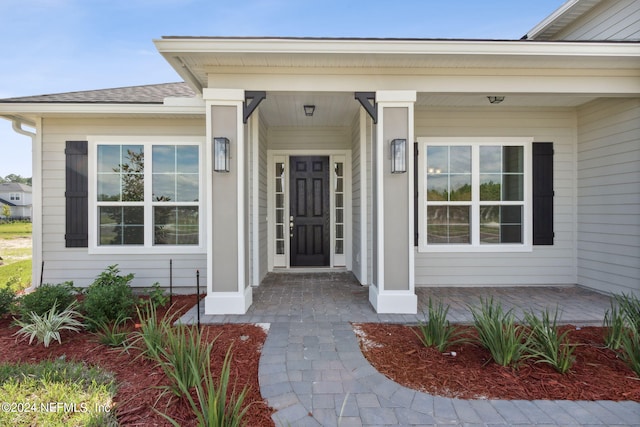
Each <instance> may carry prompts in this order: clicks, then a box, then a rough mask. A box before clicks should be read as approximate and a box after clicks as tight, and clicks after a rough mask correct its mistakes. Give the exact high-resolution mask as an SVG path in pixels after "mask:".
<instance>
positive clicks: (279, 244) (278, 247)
mask: <svg viewBox="0 0 640 427" xmlns="http://www.w3.org/2000/svg"><path fill="white" fill-rule="evenodd" d="M276 254H278V255H283V254H284V240H278V241H276Z"/></svg>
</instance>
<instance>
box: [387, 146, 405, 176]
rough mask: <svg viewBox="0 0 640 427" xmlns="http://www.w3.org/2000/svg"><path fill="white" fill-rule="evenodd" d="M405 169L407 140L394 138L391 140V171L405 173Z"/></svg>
mask: <svg viewBox="0 0 640 427" xmlns="http://www.w3.org/2000/svg"><path fill="white" fill-rule="evenodd" d="M406 171H407V140H406V139H394V140H393V141H391V173H405V172H406Z"/></svg>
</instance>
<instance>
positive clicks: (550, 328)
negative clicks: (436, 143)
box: [524, 308, 576, 374]
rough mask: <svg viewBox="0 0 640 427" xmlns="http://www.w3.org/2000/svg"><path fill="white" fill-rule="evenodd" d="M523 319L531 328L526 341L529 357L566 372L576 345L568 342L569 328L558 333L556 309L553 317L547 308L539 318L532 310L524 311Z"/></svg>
mask: <svg viewBox="0 0 640 427" xmlns="http://www.w3.org/2000/svg"><path fill="white" fill-rule="evenodd" d="M524 319H525V322H526V323H527V324H528V326H529V328H530V330H531V333H530V335H529V339H528V341H527V342H528V350H529V353H530V354H531V357H533V358H535V359H538V360H537V362H536V363H548V364H549V365H551V366H553V368H554V369H555V370H556V371H558V372H560V373H561V374H564V373H566V372H568V371H569V369H571V366H572V365H573V362H574V361H575V358H574V357H573V352H574V350H575V349H576V346H575V345H572V344H569V342H568V339H567V335H568V334H569V330H566V331H564V332H563V333H561V334H560V333H558V326H557V324H558V309H557V308H556V311H555V314H554V316H553V319H552V318H551V315H550V314H549V310H545V311H544V312H542V317H541V318H539V317H537V316H536V315H535V314H534V313H533V312H529V313H525V318H524Z"/></svg>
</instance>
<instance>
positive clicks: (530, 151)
mask: <svg viewBox="0 0 640 427" xmlns="http://www.w3.org/2000/svg"><path fill="white" fill-rule="evenodd" d="M573 40H576V41H573ZM639 40H640V2H637V1H633V0H571V1H568V2H567V3H566V4H565V5H563V6H562V7H561V8H560V9H559V10H558V11H557V12H555V13H554V14H553V15H552V16H551V17H550V18H548V19H547V20H545V21H543V22H542V23H541V24H540V25H538V26H537V27H536V28H534V29H533V30H532V31H531V32H529V34H527V36H525V37H524V38H523V39H522V40H512V41H491V40H415V39H411V40H403V39H331V38H224V37H165V38H162V39H160V40H156V41H155V44H156V47H157V49H158V51H159V52H160V53H161V54H162V55H163V56H164V57H165V59H166V60H167V61H168V62H169V63H170V64H171V65H172V66H173V67H174V68H175V70H176V72H177V73H178V74H179V75H180V76H181V77H182V78H183V79H184V80H185V83H169V84H161V85H150V86H138V87H130V88H117V89H106V90H95V91H86V92H72V93H62V94H52V95H42V96H28V97H22V98H11V99H3V100H0V116H5V117H7V118H9V119H10V120H13V122H14V127H15V128H18V129H21V126H22V125H23V124H29V125H31V126H34V127H35V128H36V134H35V135H34V136H33V153H34V154H33V156H34V159H33V161H34V166H33V174H34V176H33V183H34V187H35V192H36V194H37V197H36V199H35V201H34V228H33V233H34V236H38V237H37V238H35V239H34V263H33V264H34V266H40V262H41V261H44V262H45V268H44V277H45V281H46V282H58V281H63V280H73V281H74V282H75V283H76V284H78V285H87V284H89V283H90V282H91V281H92V280H93V278H94V277H95V276H96V275H97V274H98V273H99V272H100V271H102V270H103V269H104V268H105V267H106V266H107V265H109V264H114V263H118V264H120V268H121V269H122V270H123V271H127V272H129V271H131V272H135V273H136V279H135V281H134V285H135V286H150V285H151V284H152V283H154V282H156V281H158V282H161V283H167V282H168V277H169V263H170V260H171V261H172V264H173V283H174V287H177V288H180V287H182V288H183V289H187V288H192V287H193V285H194V282H195V278H194V276H195V270H196V269H199V270H200V272H201V274H202V276H203V278H206V281H207V297H206V299H205V311H206V312H207V313H244V312H245V311H246V309H247V308H248V307H249V306H250V305H251V302H252V286H258V285H259V284H260V282H261V281H262V279H263V278H264V276H265V275H266V274H267V272H269V271H295V270H297V271H300V270H301V269H303V270H302V271H307V269H317V268H320V269H322V271H325V270H332V269H340V270H344V269H346V270H349V271H352V272H353V274H354V275H355V276H356V277H357V278H358V280H359V281H360V282H361V283H362V284H364V285H369V299H370V301H371V303H372V305H373V307H374V308H375V309H376V310H377V311H378V312H385V313H393V312H395V313H415V312H416V309H417V299H416V295H415V287H416V286H486V285H491V286H503V285H504V286H507V285H522V286H534V285H558V284H579V285H583V286H587V287H590V288H592V289H596V290H599V291H602V292H616V293H620V292H626V293H635V294H637V295H640V214H639V212H640V43H638V41H639ZM258 105H259V107H258ZM414 142H415V145H414ZM311 271H315V270H311ZM34 277H37V276H34ZM34 283H37V280H34Z"/></svg>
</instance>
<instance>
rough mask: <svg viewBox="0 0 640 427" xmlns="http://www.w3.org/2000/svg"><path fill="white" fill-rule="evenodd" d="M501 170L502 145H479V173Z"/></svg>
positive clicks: (498, 171)
mask: <svg viewBox="0 0 640 427" xmlns="http://www.w3.org/2000/svg"><path fill="white" fill-rule="evenodd" d="M500 172H502V147H501V146H481V147H480V173H500Z"/></svg>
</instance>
